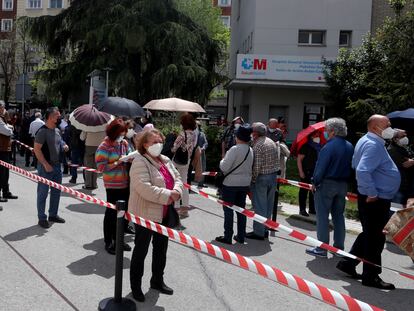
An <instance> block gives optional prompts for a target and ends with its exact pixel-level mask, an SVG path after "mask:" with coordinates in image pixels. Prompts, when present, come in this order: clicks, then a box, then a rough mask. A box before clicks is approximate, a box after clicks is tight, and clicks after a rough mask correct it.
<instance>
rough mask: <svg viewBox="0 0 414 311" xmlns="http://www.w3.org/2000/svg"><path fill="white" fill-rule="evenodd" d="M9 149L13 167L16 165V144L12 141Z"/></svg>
mask: <svg viewBox="0 0 414 311" xmlns="http://www.w3.org/2000/svg"><path fill="white" fill-rule="evenodd" d="M11 147H12V160H13V165H16V149H17V146H16V142H15V141H14V140H13V141H12V145H11Z"/></svg>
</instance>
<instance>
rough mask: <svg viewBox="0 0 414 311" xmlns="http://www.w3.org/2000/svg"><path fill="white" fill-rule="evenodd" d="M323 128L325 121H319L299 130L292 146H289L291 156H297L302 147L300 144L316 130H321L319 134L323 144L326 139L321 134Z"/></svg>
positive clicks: (304, 142) (305, 141)
mask: <svg viewBox="0 0 414 311" xmlns="http://www.w3.org/2000/svg"><path fill="white" fill-rule="evenodd" d="M324 130H325V121H321V122H318V123H315V124H312V125H309V126H308V127H307V128H305V129H303V130H301V131H300V132H299V133H298V135H297V136H296V139H295V141H294V142H293V144H292V147H291V148H290V154H291V155H293V156H297V155H298V153H299V150H300V148H302V146H303V145H304V144H306V143H307V142H308V136H309V135H310V134H312V133H313V132H316V131H318V132H321V134H322V135H320V137H321V144H325V143H326V139H325V137H324V136H323V131H324Z"/></svg>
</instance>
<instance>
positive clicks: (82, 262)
mask: <svg viewBox="0 0 414 311" xmlns="http://www.w3.org/2000/svg"><path fill="white" fill-rule="evenodd" d="M83 248H84V249H86V250H90V251H95V252H96V254H93V255H88V256H86V257H84V258H81V259H79V260H78V261H75V262H72V263H71V264H69V265H68V266H67V268H68V269H69V270H70V272H71V273H72V274H75V275H90V274H96V275H99V276H101V277H103V278H106V279H110V278H112V277H113V276H114V275H115V268H114V267H115V256H114V255H110V254H108V253H107V252H106V250H105V247H104V241H103V239H99V240H95V241H93V242H91V243H89V244H85V245H83ZM130 263H131V261H130V260H129V259H128V258H125V257H124V269H129V266H130Z"/></svg>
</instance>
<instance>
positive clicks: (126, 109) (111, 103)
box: [98, 97, 145, 118]
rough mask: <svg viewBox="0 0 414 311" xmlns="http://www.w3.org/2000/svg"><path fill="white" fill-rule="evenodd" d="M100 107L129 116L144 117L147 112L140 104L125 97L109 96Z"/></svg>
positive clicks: (111, 112) (105, 110) (115, 113)
mask: <svg viewBox="0 0 414 311" xmlns="http://www.w3.org/2000/svg"><path fill="white" fill-rule="evenodd" d="M98 109H99V110H100V111H104V112H107V113H110V114H113V115H115V116H118V117H129V118H135V117H142V116H143V115H144V113H145V112H144V109H142V107H141V106H140V105H138V104H137V103H136V102H134V101H133V100H131V99H128V98H124V97H107V98H106V99H105V100H103V101H102V104H100V105H99V106H98Z"/></svg>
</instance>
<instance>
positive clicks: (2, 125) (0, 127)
mask: <svg viewBox="0 0 414 311" xmlns="http://www.w3.org/2000/svg"><path fill="white" fill-rule="evenodd" d="M12 136H13V126H11V125H10V124H8V123H7V120H6V117H5V104H4V102H3V101H0V160H2V161H4V162H7V163H10V152H11V138H12ZM0 191H2V193H3V195H2V196H1V195H0V202H7V201H8V199H17V196H15V195H13V194H12V193H11V192H10V189H9V169H8V168H6V167H4V166H3V165H0Z"/></svg>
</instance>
